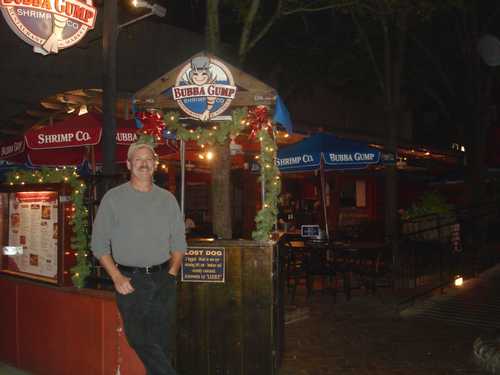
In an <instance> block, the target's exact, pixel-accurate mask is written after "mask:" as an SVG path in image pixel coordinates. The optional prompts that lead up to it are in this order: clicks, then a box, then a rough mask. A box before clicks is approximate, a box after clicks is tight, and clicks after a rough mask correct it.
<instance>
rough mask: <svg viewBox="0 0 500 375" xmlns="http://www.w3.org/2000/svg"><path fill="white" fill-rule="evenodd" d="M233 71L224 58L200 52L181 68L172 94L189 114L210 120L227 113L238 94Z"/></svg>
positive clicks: (203, 119)
mask: <svg viewBox="0 0 500 375" xmlns="http://www.w3.org/2000/svg"><path fill="white" fill-rule="evenodd" d="M236 91H237V88H236V86H235V84H234V79H233V75H232V74H231V71H230V70H229V69H228V68H227V67H226V65H224V64H223V63H222V62H221V61H219V60H218V59H216V58H213V57H208V56H204V55H201V56H196V57H193V58H192V59H191V61H189V63H187V64H186V65H185V66H184V67H183V68H182V69H181V71H180V72H179V75H178V76H177V80H176V82H175V86H174V87H173V88H172V96H173V98H174V100H175V101H177V104H178V105H179V107H181V109H182V110H183V111H184V112H186V113H187V114H188V115H189V116H191V117H194V118H196V119H199V120H202V121H209V120H211V119H214V118H215V117H216V116H218V115H220V114H221V113H223V112H224V111H225V110H226V109H227V108H228V107H229V105H230V104H231V101H232V100H233V99H234V97H235V95H236Z"/></svg>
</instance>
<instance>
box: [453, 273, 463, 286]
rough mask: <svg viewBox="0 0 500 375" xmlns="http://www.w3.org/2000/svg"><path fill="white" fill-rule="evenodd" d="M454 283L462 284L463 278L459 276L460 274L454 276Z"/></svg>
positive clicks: (456, 284)
mask: <svg viewBox="0 0 500 375" xmlns="http://www.w3.org/2000/svg"><path fill="white" fill-rule="evenodd" d="M454 285H455V286H456V287H460V286H462V285H464V278H463V277H462V276H460V275H458V276H457V277H455V282H454Z"/></svg>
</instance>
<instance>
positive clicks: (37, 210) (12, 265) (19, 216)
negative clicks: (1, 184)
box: [8, 191, 58, 279]
mask: <svg viewBox="0 0 500 375" xmlns="http://www.w3.org/2000/svg"><path fill="white" fill-rule="evenodd" d="M57 198H58V195H57V192H54V191H30V192H15V193H10V194H9V239H8V245H9V246H11V247H12V248H14V249H18V250H17V251H16V252H15V254H11V255H9V259H8V260H9V264H8V270H10V271H15V272H23V273H29V274H34V275H37V276H44V277H48V278H54V279H55V278H57V238H58V233H57V232H58V199H57Z"/></svg>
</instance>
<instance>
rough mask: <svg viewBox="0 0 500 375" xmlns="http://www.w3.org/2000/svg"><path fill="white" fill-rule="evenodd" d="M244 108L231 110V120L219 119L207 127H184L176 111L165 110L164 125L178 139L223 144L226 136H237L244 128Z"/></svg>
mask: <svg viewBox="0 0 500 375" xmlns="http://www.w3.org/2000/svg"><path fill="white" fill-rule="evenodd" d="M246 115H247V109H246V108H237V109H235V110H234V111H233V114H232V120H231V121H221V122H219V123H218V124H217V125H212V126H211V127H209V128H202V127H200V126H199V127H197V128H196V129H186V128H185V127H183V126H182V124H181V123H180V122H179V113H178V112H173V111H172V112H167V113H166V114H165V116H164V118H163V120H164V122H165V126H166V127H167V129H168V130H169V131H170V132H173V133H175V134H176V136H177V138H178V139H182V140H184V141H196V142H197V143H198V144H199V145H205V144H214V143H218V144H223V143H224V142H225V141H226V140H227V139H228V138H233V137H236V136H238V135H239V134H240V133H241V131H242V130H243V129H244V128H245V117H246Z"/></svg>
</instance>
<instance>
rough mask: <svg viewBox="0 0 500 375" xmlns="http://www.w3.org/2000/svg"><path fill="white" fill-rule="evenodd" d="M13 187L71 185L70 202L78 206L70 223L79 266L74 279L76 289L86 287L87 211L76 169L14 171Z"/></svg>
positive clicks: (11, 176)
mask: <svg viewBox="0 0 500 375" xmlns="http://www.w3.org/2000/svg"><path fill="white" fill-rule="evenodd" d="M7 182H8V183H9V184H10V185H25V184H46V183H49V184H50V183H67V184H69V185H70V186H71V188H72V189H71V201H72V202H73V205H74V207H75V211H74V216H73V218H72V220H71V222H70V224H71V225H72V226H73V237H72V238H71V249H72V250H73V251H74V252H75V255H76V265H75V266H74V267H72V268H71V270H70V272H71V280H72V281H73V285H74V286H75V287H77V288H83V286H84V285H85V279H86V278H87V277H88V275H90V265H89V262H88V260H87V255H88V210H87V208H86V207H85V205H84V201H83V197H84V193H85V190H86V185H85V183H84V182H83V181H82V180H81V179H80V178H79V176H78V173H76V169H75V168H65V167H63V168H62V169H61V168H55V169H51V168H42V169H41V170H40V171H21V170H14V171H12V172H9V173H8V174H7Z"/></svg>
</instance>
